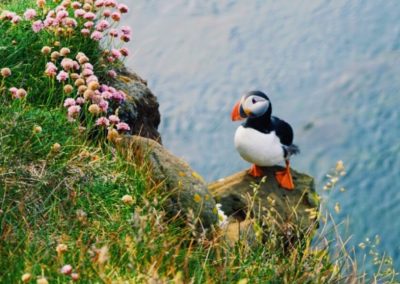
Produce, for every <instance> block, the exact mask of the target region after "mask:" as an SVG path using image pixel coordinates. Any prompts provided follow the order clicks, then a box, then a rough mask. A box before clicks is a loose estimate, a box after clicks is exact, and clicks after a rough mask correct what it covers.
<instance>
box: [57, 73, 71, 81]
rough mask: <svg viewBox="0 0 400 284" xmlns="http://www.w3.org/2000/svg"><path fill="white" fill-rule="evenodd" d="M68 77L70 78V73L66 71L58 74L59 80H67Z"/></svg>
mask: <svg viewBox="0 0 400 284" xmlns="http://www.w3.org/2000/svg"><path fill="white" fill-rule="evenodd" d="M68 78H69V75H68V73H67V72H65V71H60V73H58V75H57V80H58V82H64V81H67V79H68Z"/></svg>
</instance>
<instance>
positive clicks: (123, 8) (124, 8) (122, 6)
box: [118, 4, 129, 14]
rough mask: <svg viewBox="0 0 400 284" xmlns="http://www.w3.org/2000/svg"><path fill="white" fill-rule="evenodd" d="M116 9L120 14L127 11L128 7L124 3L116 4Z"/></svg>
mask: <svg viewBox="0 0 400 284" xmlns="http://www.w3.org/2000/svg"><path fill="white" fill-rule="evenodd" d="M118 10H119V11H120V12H121V13H122V14H125V13H128V11H129V8H128V6H126V5H125V4H119V5H118Z"/></svg>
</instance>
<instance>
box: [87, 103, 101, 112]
mask: <svg viewBox="0 0 400 284" xmlns="http://www.w3.org/2000/svg"><path fill="white" fill-rule="evenodd" d="M89 112H90V113H92V114H99V113H100V112H101V109H100V107H99V106H98V105H96V104H92V105H90V106H89Z"/></svg>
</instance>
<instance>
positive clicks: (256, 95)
mask: <svg viewBox="0 0 400 284" xmlns="http://www.w3.org/2000/svg"><path fill="white" fill-rule="evenodd" d="M231 118H232V121H239V120H244V119H246V120H245V121H244V123H243V124H242V125H240V126H239V127H238V128H237V130H236V132H235V138H234V143H235V148H236V150H237V151H238V152H239V155H240V156H241V157H242V158H243V159H244V160H245V161H247V162H249V163H252V166H251V168H250V170H249V174H250V175H251V176H253V177H261V176H263V171H262V169H261V167H268V166H274V165H277V164H281V163H283V162H284V163H285V164H286V168H285V170H283V171H278V172H276V173H275V178H276V180H277V182H278V184H279V185H280V187H282V188H284V189H287V190H293V189H294V183H293V179H292V175H291V173H290V157H291V156H292V155H295V154H298V153H300V149H299V147H298V146H297V145H295V144H293V138H294V134H293V129H292V127H291V126H290V124H289V123H287V122H286V121H284V120H282V119H280V118H278V117H276V116H272V104H271V101H270V99H269V98H268V96H267V95H266V94H265V93H263V92H261V91H250V92H247V93H246V94H245V95H243V96H242V98H241V99H240V100H239V101H238V102H237V103H236V104H235V106H234V107H233V110H232V113H231Z"/></svg>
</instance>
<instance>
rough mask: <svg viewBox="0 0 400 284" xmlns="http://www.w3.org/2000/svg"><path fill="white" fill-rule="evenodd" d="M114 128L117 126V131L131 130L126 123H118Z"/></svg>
mask: <svg viewBox="0 0 400 284" xmlns="http://www.w3.org/2000/svg"><path fill="white" fill-rule="evenodd" d="M116 126H117V130H119V131H129V130H131V128H130V127H129V125H128V124H127V123H125V122H120V123H118V124H117V125H116Z"/></svg>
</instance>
